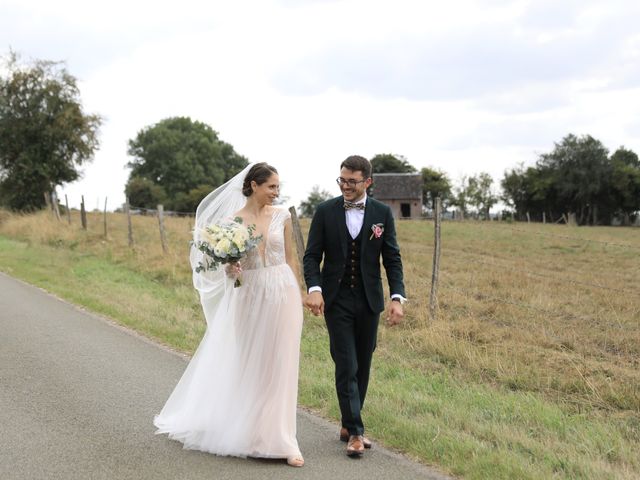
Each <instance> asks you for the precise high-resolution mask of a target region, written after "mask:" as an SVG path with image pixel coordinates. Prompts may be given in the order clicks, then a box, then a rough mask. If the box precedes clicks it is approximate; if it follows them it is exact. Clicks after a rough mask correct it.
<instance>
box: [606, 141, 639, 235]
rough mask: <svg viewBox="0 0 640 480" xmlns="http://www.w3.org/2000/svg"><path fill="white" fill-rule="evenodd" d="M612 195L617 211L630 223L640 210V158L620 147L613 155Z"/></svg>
mask: <svg viewBox="0 0 640 480" xmlns="http://www.w3.org/2000/svg"><path fill="white" fill-rule="evenodd" d="M610 160H611V196H612V201H613V204H614V208H615V211H616V212H615V213H616V214H618V215H620V216H621V217H622V222H623V223H624V224H625V225H629V223H630V219H631V217H632V216H634V215H636V214H637V212H638V211H640V160H639V159H638V155H637V154H636V153H635V152H633V151H631V150H627V149H626V148H624V147H620V148H619V149H618V150H616V151H615V152H614V153H613V154H612V155H611V159H610Z"/></svg>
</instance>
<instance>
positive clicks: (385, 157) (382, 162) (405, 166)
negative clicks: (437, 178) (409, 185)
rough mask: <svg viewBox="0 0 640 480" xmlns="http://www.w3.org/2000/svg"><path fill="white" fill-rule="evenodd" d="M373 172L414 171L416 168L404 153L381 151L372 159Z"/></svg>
mask: <svg viewBox="0 0 640 480" xmlns="http://www.w3.org/2000/svg"><path fill="white" fill-rule="evenodd" d="M371 169H372V171H373V173H414V172H416V171H417V170H416V168H415V167H414V166H413V165H411V164H410V163H409V162H408V161H407V159H406V158H404V157H403V156H402V155H392V154H390V153H380V154H378V155H375V156H374V157H373V158H372V159H371Z"/></svg>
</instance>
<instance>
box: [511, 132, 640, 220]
mask: <svg viewBox="0 0 640 480" xmlns="http://www.w3.org/2000/svg"><path fill="white" fill-rule="evenodd" d="M501 185H502V189H503V197H502V198H503V200H504V201H505V203H506V204H507V205H509V206H510V207H512V208H513V209H514V210H515V212H516V214H517V215H518V217H519V218H522V217H523V216H524V215H525V214H526V213H530V215H531V217H532V218H535V219H538V220H541V219H542V217H543V214H546V215H547V218H549V219H550V220H552V221H554V220H555V219H557V218H560V217H561V215H563V214H564V215H566V216H567V218H569V217H570V216H571V215H572V214H573V215H575V218H576V220H577V221H578V223H579V224H581V225H584V224H598V223H610V222H611V221H612V219H613V218H615V217H618V218H620V219H622V221H623V222H624V223H629V222H630V219H631V218H632V217H633V216H634V215H635V214H636V212H638V210H640V161H639V160H638V156H637V155H636V154H635V153H634V152H633V151H631V150H627V149H625V148H623V147H621V148H619V149H618V150H617V151H616V152H614V153H613V154H612V155H611V156H610V157H608V151H607V149H606V148H605V147H604V146H603V145H602V143H601V142H600V141H598V140H596V139H594V138H593V137H591V136H589V135H585V136H582V137H577V136H575V135H567V136H566V137H565V138H563V139H562V141H561V142H560V143H557V144H556V145H555V148H554V149H553V151H551V152H550V153H545V154H542V155H540V157H539V159H538V161H537V163H536V165H535V167H529V168H527V169H525V168H524V167H522V166H520V167H518V168H515V169H512V170H510V171H507V172H506V173H505V177H504V179H503V180H502V182H501Z"/></svg>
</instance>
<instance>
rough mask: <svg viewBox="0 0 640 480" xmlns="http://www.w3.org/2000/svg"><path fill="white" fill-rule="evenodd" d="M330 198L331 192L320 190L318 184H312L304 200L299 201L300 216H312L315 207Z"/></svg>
mask: <svg viewBox="0 0 640 480" xmlns="http://www.w3.org/2000/svg"><path fill="white" fill-rule="evenodd" d="M330 198H331V193H329V192H327V191H326V190H320V186H319V185H314V186H313V188H312V189H311V192H309V196H308V197H307V199H306V200H303V201H302V202H300V207H298V208H299V211H300V216H302V217H313V214H314V213H315V211H316V208H317V207H318V205H319V204H321V203H322V202H324V201H325V200H328V199H330Z"/></svg>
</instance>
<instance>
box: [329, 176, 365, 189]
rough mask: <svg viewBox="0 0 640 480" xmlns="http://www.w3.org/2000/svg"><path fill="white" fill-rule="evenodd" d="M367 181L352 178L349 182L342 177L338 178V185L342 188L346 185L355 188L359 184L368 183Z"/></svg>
mask: <svg viewBox="0 0 640 480" xmlns="http://www.w3.org/2000/svg"><path fill="white" fill-rule="evenodd" d="M366 181H367V179H366V178H365V179H364V180H354V179H352V178H350V179H349V180H347V179H345V178H342V177H338V178H336V183H337V184H338V185H340V186H341V187H343V186H345V185H349V186H350V187H355V186H356V185H358V184H359V183H364V182H366Z"/></svg>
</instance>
